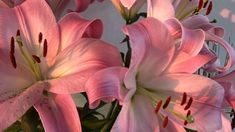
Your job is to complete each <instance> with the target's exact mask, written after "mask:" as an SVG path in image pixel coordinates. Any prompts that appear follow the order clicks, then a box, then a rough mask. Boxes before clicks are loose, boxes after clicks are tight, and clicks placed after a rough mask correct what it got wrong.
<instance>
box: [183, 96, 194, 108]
mask: <svg viewBox="0 0 235 132" xmlns="http://www.w3.org/2000/svg"><path fill="white" fill-rule="evenodd" d="M192 103H193V98H192V97H190V99H189V101H188V103H187V105H186V106H185V107H184V110H187V109H189V108H190V107H191V105H192Z"/></svg>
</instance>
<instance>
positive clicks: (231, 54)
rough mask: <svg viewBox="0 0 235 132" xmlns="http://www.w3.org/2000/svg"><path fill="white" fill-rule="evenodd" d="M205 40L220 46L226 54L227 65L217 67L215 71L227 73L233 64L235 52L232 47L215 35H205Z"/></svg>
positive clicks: (234, 62)
mask: <svg viewBox="0 0 235 132" xmlns="http://www.w3.org/2000/svg"><path fill="white" fill-rule="evenodd" d="M206 40H207V41H211V42H215V44H218V45H221V46H222V47H223V48H224V49H225V50H226V52H227V53H228V57H229V58H228V61H227V64H226V65H225V66H224V67H217V68H216V70H218V71H220V72H225V71H227V70H228V69H229V68H230V67H231V66H233V65H234V64H235V51H234V49H233V47H232V46H231V45H230V44H228V43H227V42H226V41H225V40H224V39H222V38H220V37H219V36H217V35H214V34H211V33H206Z"/></svg>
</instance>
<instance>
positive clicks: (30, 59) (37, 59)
mask: <svg viewBox="0 0 235 132" xmlns="http://www.w3.org/2000/svg"><path fill="white" fill-rule="evenodd" d="M42 40H43V35H42V33H41V32H40V33H39V35H38V43H39V50H40V49H41V48H42V50H43V52H39V53H35V54H32V53H31V52H29V50H28V47H27V45H25V44H24V43H23V40H22V37H21V35H20V30H17V33H16V36H15V38H14V37H11V44H10V60H11V63H12V66H13V67H14V68H15V69H16V68H17V63H19V62H17V61H16V58H15V55H16V54H15V49H16V46H15V44H16V45H17V47H18V49H19V50H18V51H19V54H20V56H21V58H22V59H23V61H24V63H23V66H24V67H25V68H27V69H28V70H29V71H30V72H31V73H32V74H33V75H34V77H35V78H36V80H37V81H39V80H44V78H43V76H42V74H41V69H40V65H39V64H40V63H41V60H42V57H46V55H47V40H46V39H44V42H43V47H42V46H41V45H42ZM40 51H41V50H40ZM17 55H18V54H17ZM21 64H22V63H21ZM25 64H26V65H25Z"/></svg>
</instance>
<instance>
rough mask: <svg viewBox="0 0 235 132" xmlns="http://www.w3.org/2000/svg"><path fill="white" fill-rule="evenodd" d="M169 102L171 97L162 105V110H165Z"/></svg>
mask: <svg viewBox="0 0 235 132" xmlns="http://www.w3.org/2000/svg"><path fill="white" fill-rule="evenodd" d="M170 101H171V96H169V97H168V98H167V99H166V102H165V103H164V105H163V106H162V108H163V109H166V108H167V106H168V105H169V103H170Z"/></svg>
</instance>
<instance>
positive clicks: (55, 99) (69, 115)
mask: <svg viewBox="0 0 235 132" xmlns="http://www.w3.org/2000/svg"><path fill="white" fill-rule="evenodd" d="M34 107H35V109H36V110H37V111H38V113H39V116H40V118H41V121H42V124H43V127H44V129H45V131H48V132H81V131H82V130H81V124H80V119H79V115H78V112H77V109H76V105H75V103H74V102H73V99H72V97H71V96H70V95H66V94H49V97H47V98H46V97H45V98H43V99H41V100H40V101H38V102H37V104H35V105H34Z"/></svg>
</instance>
